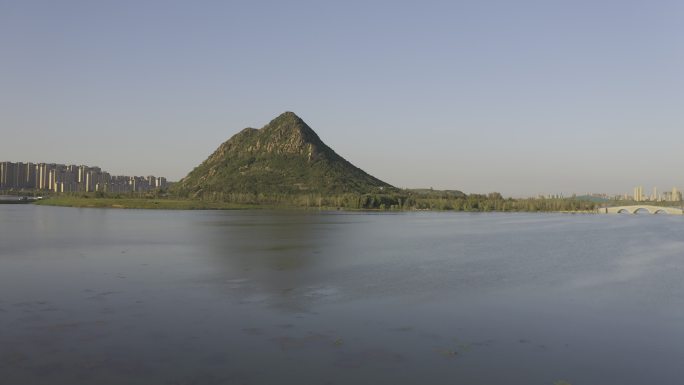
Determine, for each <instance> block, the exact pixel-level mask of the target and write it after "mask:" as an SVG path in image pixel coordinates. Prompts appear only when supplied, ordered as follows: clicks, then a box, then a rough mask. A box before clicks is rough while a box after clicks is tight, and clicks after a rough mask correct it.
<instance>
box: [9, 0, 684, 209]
mask: <svg viewBox="0 0 684 385" xmlns="http://www.w3.org/2000/svg"><path fill="white" fill-rule="evenodd" d="M683 17H684V4H683V3H680V2H677V1H656V2H649V3H642V2H630V1H628V2H624V1H604V2H601V3H600V4H598V3H596V2H588V1H578V2H572V3H547V2H544V3H540V2H534V1H522V2H515V3H510V2H504V1H485V2H476V3H459V4H453V3H451V2H428V3H426V2H421V3H420V4H414V5H407V4H398V3H395V2H375V3H373V4H367V3H365V2H353V1H352V2H345V3H343V4H342V3H340V4H337V3H335V4H322V3H320V2H290V3H288V4H283V3H280V2H230V4H226V3H221V2H203V3H202V5H201V6H200V5H197V4H196V3H194V4H190V3H184V2H176V1H170V2H167V1H164V2H161V1H151V2H145V3H144V4H143V3H139V2H129V1H121V2H111V3H92V2H85V1H64V2H59V3H54V2H47V1H32V2H15V3H11V2H0V47H2V52H3V60H2V61H1V62H0V84H1V85H2V88H1V89H2V92H0V134H2V140H0V161H4V160H7V161H32V162H42V161H45V162H58V163H76V164H87V165H92V166H99V167H102V168H103V169H105V170H107V171H109V172H111V173H113V174H128V175H148V174H153V175H158V176H165V177H167V178H168V179H169V180H178V179H180V178H182V177H183V176H185V175H186V174H187V173H188V172H189V171H191V170H192V169H193V168H194V167H195V166H197V165H198V164H199V163H200V162H202V161H203V160H204V159H206V157H207V156H208V155H210V154H211V153H212V152H213V151H214V150H215V149H216V147H218V146H219V144H221V143H222V142H224V141H225V140H227V139H228V138H230V137H231V136H232V135H233V134H235V133H237V132H239V131H240V130H242V129H243V128H245V127H255V128H260V127H262V126H264V125H265V124H266V123H268V122H269V121H270V120H271V119H273V118H275V117H276V116H277V115H279V114H280V113H282V112H284V111H293V112H295V113H297V114H298V115H299V116H300V117H301V118H302V119H303V120H304V121H306V122H307V124H309V126H311V127H312V128H313V129H314V130H315V131H316V132H317V133H318V134H319V136H320V137H321V139H322V140H323V141H324V142H325V143H326V144H328V145H329V146H330V147H332V148H333V149H334V150H335V151H336V152H337V153H339V154H340V155H342V156H343V157H345V158H346V159H348V160H349V161H350V162H352V163H353V164H355V165H356V166H358V167H360V168H362V169H364V170H365V171H367V172H368V173H370V174H371V175H373V176H376V177H378V178H380V179H382V180H384V181H386V182H388V183H390V184H393V185H395V186H397V187H410V188H417V187H434V188H436V189H458V190H462V191H464V192H468V193H473V192H481V193H486V192H491V191H498V192H501V193H502V194H504V195H506V196H530V195H537V194H559V193H564V194H566V195H567V194H571V193H578V194H583V193H587V192H605V193H630V192H631V191H632V188H633V187H634V186H637V185H642V186H644V190H645V191H648V192H649V193H650V191H651V188H652V186H657V187H658V188H659V190H661V191H662V190H666V189H670V188H671V187H673V186H677V187H680V188H684V177H683V176H682V175H680V172H679V170H681V169H682V168H684V157H682V155H681V149H680V145H681V143H682V142H683V141H684V134H683V133H682V132H681V128H682V126H683V125H682V124H683V123H684V113H682V102H684V87H682V86H683V85H684V76H682V75H683V71H682V68H684V66H683V65H684V47H682V45H681V40H682V37H684V26H682V24H681V20H682V18H683Z"/></svg>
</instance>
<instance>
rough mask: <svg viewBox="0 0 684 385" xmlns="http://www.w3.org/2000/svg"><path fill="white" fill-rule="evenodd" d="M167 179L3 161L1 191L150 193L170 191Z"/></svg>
mask: <svg viewBox="0 0 684 385" xmlns="http://www.w3.org/2000/svg"><path fill="white" fill-rule="evenodd" d="M166 186H167V183H166V178H164V177H155V176H152V175H150V176H147V177H141V176H116V177H112V176H111V175H110V174H109V173H108V172H105V171H102V169H101V168H99V167H89V166H76V165H63V164H54V163H38V164H34V163H21V162H19V163H14V162H0V189H2V190H9V189H37V190H43V191H52V192H57V193H64V192H94V191H102V192H113V193H126V192H146V191H151V190H157V189H163V188H166Z"/></svg>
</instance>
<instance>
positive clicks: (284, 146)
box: [177, 112, 392, 195]
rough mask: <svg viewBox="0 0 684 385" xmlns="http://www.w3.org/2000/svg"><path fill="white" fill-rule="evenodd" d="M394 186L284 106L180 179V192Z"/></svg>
mask: <svg viewBox="0 0 684 385" xmlns="http://www.w3.org/2000/svg"><path fill="white" fill-rule="evenodd" d="M391 187H392V186H390V185H388V184H387V183H385V182H383V181H381V180H379V179H377V178H375V177H373V176H371V175H368V174H367V173H366V172H364V171H363V170H361V169H359V168H357V167H355V166H354V165H352V164H351V163H349V162H348V161H346V160H345V159H344V158H342V157H341V156H339V155H338V154H337V153H335V151H333V150H332V149H331V148H330V147H328V146H327V145H326V144H325V143H323V142H322V141H321V139H320V138H319V137H318V135H317V134H316V133H315V132H314V131H313V130H312V129H311V127H309V126H308V125H307V124H306V123H305V122H304V121H303V120H301V119H300V118H299V117H298V116H297V115H295V114H294V113H292V112H285V113H283V114H282V115H280V116H278V117H277V118H275V119H273V120H272V121H271V122H270V123H269V124H267V125H266V126H264V127H263V128H261V129H258V130H257V129H254V128H245V129H244V130H242V131H240V132H239V133H237V134H236V135H234V136H233V137H232V138H230V139H229V140H228V141H226V142H225V143H223V144H221V146H219V148H218V149H217V150H216V151H215V152H214V153H213V154H212V155H211V156H210V157H209V158H208V159H207V160H205V161H204V162H203V163H202V164H201V165H199V166H198V167H196V168H195V169H194V170H193V171H192V172H190V174H188V176H186V177H185V178H183V179H182V180H181V181H180V182H179V183H178V185H177V190H178V192H179V193H180V194H181V195H202V194H206V193H215V192H222V193H257V194H292V193H301V192H302V191H308V192H316V193H322V194H339V193H367V192H373V191H377V190H381V189H385V188H391Z"/></svg>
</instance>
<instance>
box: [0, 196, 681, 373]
mask: <svg viewBox="0 0 684 385" xmlns="http://www.w3.org/2000/svg"><path fill="white" fill-rule="evenodd" d="M682 330H684V216H667V215H613V216H611V215H570V214H518V213H516V214H507V213H479V214H468V213H448V212H445V213H427V212H418V213H413V212H411V213H357V212H353V213H350V212H322V213H319V212H302V211H281V212H273V211H257V210H253V211H144V210H114V209H76V208H61V207H47V206H34V205H0V383H2V384H21V385H28V384H51V385H55V384H69V385H74V384H99V385H102V384H146V385H147V384H209V385H211V384H306V385H308V384H393V385H396V384H471V385H472V384H507V385H511V384H521V385H522V384H525V385H530V384H543V385H554V384H572V385H582V384H584V385H586V384H621V385H626V384H627V385H628V384H640V385H641V384H675V383H679V382H680V381H682V378H684V365H683V364H682V362H683V361H684V333H682Z"/></svg>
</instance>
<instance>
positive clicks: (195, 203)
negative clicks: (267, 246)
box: [32, 197, 598, 214]
mask: <svg viewBox="0 0 684 385" xmlns="http://www.w3.org/2000/svg"><path fill="white" fill-rule="evenodd" d="M32 203H33V204H35V205H39V206H55V207H73V208H99V209H123V210H127V209H128V210H130V209H133V210H179V211H185V210H284V211H287V210H301V211H311V210H315V211H348V212H388V213H389V212H461V213H556V214H598V212H597V211H594V210H577V211H551V210H549V211H543V210H538V211H524V210H508V211H503V210H487V211H484V210H482V211H479V210H473V211H466V210H442V209H354V208H346V207H328V206H320V207H319V206H311V207H304V206H292V205H274V204H244V203H242V204H241V203H229V202H210V201H201V200H189V199H159V198H76V197H66V198H65V197H55V198H46V199H42V200H39V201H36V202H32Z"/></svg>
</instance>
